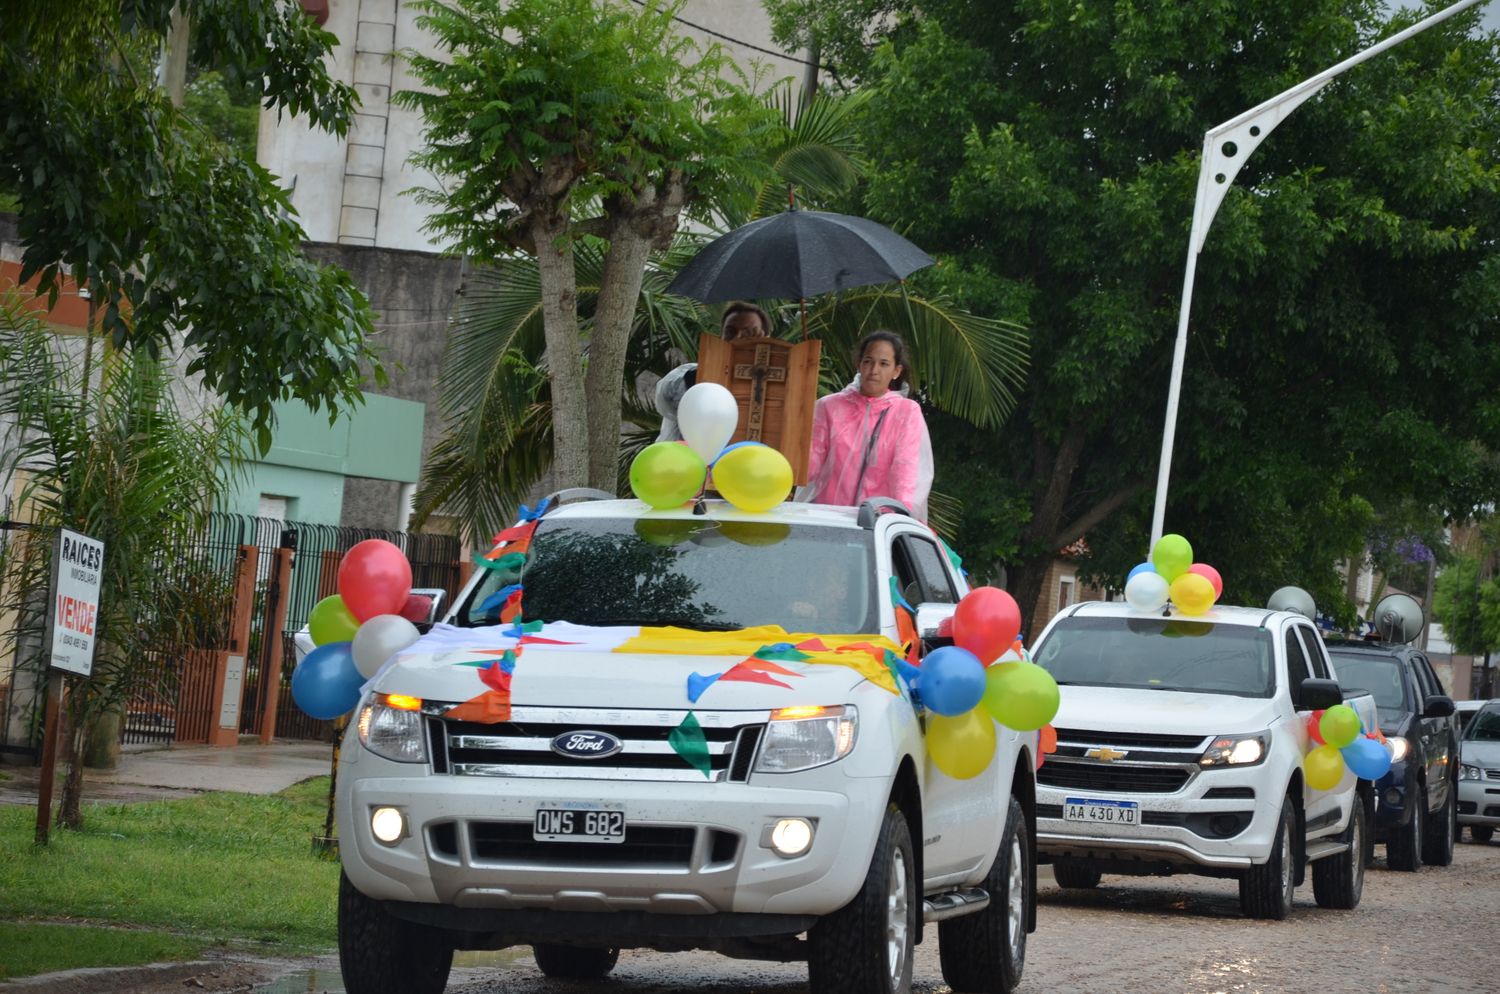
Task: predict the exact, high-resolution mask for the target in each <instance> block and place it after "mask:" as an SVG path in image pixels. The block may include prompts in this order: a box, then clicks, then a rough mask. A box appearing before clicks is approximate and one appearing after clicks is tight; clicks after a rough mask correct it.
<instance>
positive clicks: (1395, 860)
mask: <svg viewBox="0 0 1500 994" xmlns="http://www.w3.org/2000/svg"><path fill="white" fill-rule="evenodd" d="M1407 801H1408V803H1410V804H1411V820H1410V821H1408V822H1407V823H1406V824H1405V825H1397V826H1396V827H1395V828H1394V829H1393V830H1392V831H1391V840H1390V841H1389V842H1387V843H1386V844H1385V861H1386V863H1388V864H1389V865H1390V868H1391V869H1393V870H1405V871H1407V872H1409V873H1415V872H1416V871H1417V870H1420V869H1421V868H1422V829H1423V825H1424V823H1425V822H1426V821H1427V819H1426V817H1425V815H1426V814H1427V791H1425V790H1423V789H1422V788H1421V787H1420V786H1419V787H1417V789H1416V790H1415V791H1413V792H1412V793H1411V794H1409V795H1408V796H1407Z"/></svg>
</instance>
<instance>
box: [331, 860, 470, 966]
mask: <svg viewBox="0 0 1500 994" xmlns="http://www.w3.org/2000/svg"><path fill="white" fill-rule="evenodd" d="M452 966H453V944H452V943H451V942H450V941H449V940H448V938H447V936H445V935H444V934H443V932H442V931H440V930H439V929H435V928H428V927H427V926H425V925H418V924H416V923H414V922H409V921H405V920H404V919H401V918H397V917H396V916H395V915H392V914H390V913H389V912H387V911H386V910H385V908H383V907H382V906H381V904H380V902H379V901H375V900H372V899H370V898H368V897H365V896H364V895H363V894H361V893H360V892H359V891H357V890H355V888H354V885H353V884H351V883H350V882H349V878H348V877H347V876H345V875H344V874H343V873H342V872H340V873H339V970H340V971H341V972H342V973H343V975H344V990H345V991H347V992H348V994H442V991H443V988H444V987H447V986H448V970H449V969H450V968H451V967H452Z"/></svg>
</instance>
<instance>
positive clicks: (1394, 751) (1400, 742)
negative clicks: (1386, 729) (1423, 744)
mask: <svg viewBox="0 0 1500 994" xmlns="http://www.w3.org/2000/svg"><path fill="white" fill-rule="evenodd" d="M1385 742H1386V745H1388V746H1390V747H1391V762H1393V763H1399V762H1401V760H1403V759H1405V758H1406V754H1407V753H1409V752H1411V743H1410V742H1408V741H1406V740H1405V739H1403V738H1402V737H1401V736H1399V735H1388V736H1386V740H1385Z"/></svg>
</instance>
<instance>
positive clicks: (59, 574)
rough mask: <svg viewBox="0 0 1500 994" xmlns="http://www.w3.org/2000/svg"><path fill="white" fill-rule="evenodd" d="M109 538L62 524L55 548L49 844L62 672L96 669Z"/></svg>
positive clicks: (45, 794) (45, 788)
mask: <svg viewBox="0 0 1500 994" xmlns="http://www.w3.org/2000/svg"><path fill="white" fill-rule="evenodd" d="M103 572H104V543H103V542H100V541H99V540H98V539H93V538H89V537H88V536H87V535H80V534H79V533H78V532H75V531H69V530H68V529H66V528H60V529H58V533H57V545H56V547H55V548H54V549H53V550H52V584H51V589H50V594H51V596H50V597H49V598H48V600H47V620H46V625H45V632H46V635H45V639H46V642H45V646H44V649H43V657H44V658H45V659H46V660H47V666H48V669H49V671H50V672H49V675H48V678H47V712H46V720H45V724H44V727H43V730H42V775H41V782H40V783H39V784H38V785H37V798H36V841H37V844H38V845H43V846H44V845H46V844H47V836H48V833H49V832H50V831H51V827H52V782H53V780H54V779H56V776H57V738H58V726H59V725H60V724H61V720H60V719H61V714H62V697H63V692H64V684H63V674H65V673H72V674H74V675H75V676H79V677H82V678H84V679H88V677H89V675H90V674H91V673H93V670H94V637H95V634H96V629H97V626H98V619H99V586H100V581H101V579H102V575H103Z"/></svg>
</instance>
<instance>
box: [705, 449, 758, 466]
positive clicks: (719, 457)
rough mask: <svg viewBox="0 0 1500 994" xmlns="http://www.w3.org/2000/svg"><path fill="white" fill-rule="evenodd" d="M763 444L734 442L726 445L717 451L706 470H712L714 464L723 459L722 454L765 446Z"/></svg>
mask: <svg viewBox="0 0 1500 994" xmlns="http://www.w3.org/2000/svg"><path fill="white" fill-rule="evenodd" d="M765 444H766V443H765V442H735V443H734V444H733V445H726V446H724V447H723V448H722V449H720V450H719V454H718V455H716V456H714V457H713V459H712V460H711V461H710V462H709V464H708V468H709V469H713V466H714V463H716V462H718V461H719V460H720V459H723V458H724V453H726V452H733V451H734V450H735V449H743V448H744V447H745V446H747V445H765Z"/></svg>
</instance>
